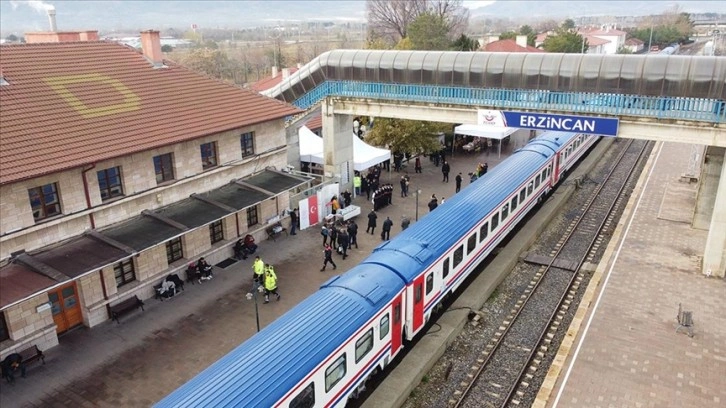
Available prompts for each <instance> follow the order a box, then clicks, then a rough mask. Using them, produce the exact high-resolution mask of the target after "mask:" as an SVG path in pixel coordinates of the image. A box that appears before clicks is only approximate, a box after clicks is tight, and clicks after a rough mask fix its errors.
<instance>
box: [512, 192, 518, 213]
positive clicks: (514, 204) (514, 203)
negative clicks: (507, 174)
mask: <svg viewBox="0 0 726 408" xmlns="http://www.w3.org/2000/svg"><path fill="white" fill-rule="evenodd" d="M511 203H512V211H514V210H516V209H517V196H514V197H512V201H511Z"/></svg>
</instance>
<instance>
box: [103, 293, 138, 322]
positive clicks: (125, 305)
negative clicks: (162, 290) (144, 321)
mask: <svg viewBox="0 0 726 408" xmlns="http://www.w3.org/2000/svg"><path fill="white" fill-rule="evenodd" d="M138 308H141V311H143V310H144V302H143V301H141V299H139V297H138V296H136V295H134V296H133V297H130V298H128V299H126V300H124V301H123V302H120V303H117V304H115V305H111V306H109V309H110V311H111V319H112V320H116V323H118V324H121V322H119V320H118V319H119V317H121V316H123V315H125V314H127V313H129V312H132V311H133V310H135V309H138Z"/></svg>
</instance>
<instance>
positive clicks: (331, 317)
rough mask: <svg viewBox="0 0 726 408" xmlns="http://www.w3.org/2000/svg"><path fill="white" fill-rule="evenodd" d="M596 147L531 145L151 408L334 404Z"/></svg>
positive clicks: (538, 141) (559, 141)
mask: <svg viewBox="0 0 726 408" xmlns="http://www.w3.org/2000/svg"><path fill="white" fill-rule="evenodd" d="M598 139H599V136H595V135H584V134H576V133H565V132H545V133H543V134H541V135H539V136H537V137H535V138H533V139H532V140H530V141H529V142H528V143H527V144H526V145H524V146H523V147H522V148H520V149H518V150H516V151H515V152H514V153H512V155H511V156H510V157H508V158H507V159H505V160H504V161H502V162H501V163H500V164H499V165H497V166H496V167H494V168H493V169H491V170H490V171H489V172H488V173H487V174H485V175H483V176H482V177H480V178H478V179H477V180H475V181H473V182H472V183H471V184H469V185H467V186H466V187H465V188H463V189H462V190H461V191H460V192H459V193H457V194H455V195H454V196H452V197H450V198H449V199H447V200H446V203H444V204H442V205H440V206H439V207H437V208H436V209H435V210H433V211H432V212H430V213H428V214H427V215H426V216H424V217H423V218H422V219H421V220H420V221H418V222H416V223H415V224H413V225H411V226H410V227H409V228H407V229H406V230H404V231H401V232H400V233H399V234H398V235H397V236H396V237H394V238H393V239H391V240H390V241H385V242H383V243H381V244H380V245H378V246H377V247H376V248H375V249H374V250H373V251H372V253H371V254H370V255H369V256H368V257H367V258H365V259H364V260H363V261H362V262H361V263H360V264H358V265H356V266H354V267H353V268H351V269H350V270H348V271H347V272H345V273H343V274H341V275H338V276H334V277H331V278H330V279H329V280H328V281H326V282H325V283H323V284H322V285H321V287H320V289H319V290H318V291H317V292H315V293H313V294H312V295H311V296H309V297H308V298H306V299H305V300H303V301H302V302H301V303H299V304H298V305H296V306H295V307H293V308H292V309H291V310H289V311H288V312H287V313H285V314H284V315H282V316H280V317H279V318H278V319H277V320H275V321H274V322H272V323H271V324H270V325H268V326H267V327H265V328H264V329H263V330H261V331H260V332H259V333H257V334H255V335H254V336H252V337H251V338H250V339H248V340H247V341H245V342H244V343H242V344H241V345H239V346H238V347H236V348H235V349H233V350H232V351H230V352H229V353H228V354H226V355H225V356H223V357H222V358H220V359H219V360H218V361H216V362H215V363H213V364H212V365H211V366H209V367H208V368H206V369H205V370H203V371H202V372H201V373H199V374H198V375H196V376H195V377H193V378H192V379H191V380H189V381H188V382H187V383H185V384H183V385H182V386H181V387H179V388H178V389H176V390H175V391H173V392H172V393H170V394H169V395H167V396H166V397H164V398H163V399H162V400H161V401H159V402H158V403H156V404H155V407H157V408H167V407H287V408H314V407H344V406H345V405H346V403H347V401H348V400H349V399H350V398H356V397H358V396H359V394H360V393H361V392H362V391H363V390H364V388H365V383H366V381H367V380H368V379H369V378H371V376H373V375H375V374H377V373H378V372H380V371H382V370H383V369H385V368H386V366H387V365H388V364H390V362H391V361H392V360H393V359H394V358H396V357H397V356H398V355H400V354H401V352H402V350H403V349H404V347H405V345H406V344H407V343H408V342H409V341H411V340H413V339H414V337H416V336H417V335H418V334H419V333H421V332H422V331H423V330H424V328H425V327H426V325H427V322H428V321H429V319H430V318H431V316H432V314H433V313H434V312H435V311H436V310H437V308H439V307H440V306H441V305H442V302H443V301H444V299H445V298H447V297H448V296H450V295H452V294H453V293H454V292H455V291H456V290H457V289H458V288H459V287H460V286H461V285H462V283H463V282H464V281H465V280H466V279H467V277H469V276H470V275H471V274H472V273H473V272H474V271H475V269H476V267H477V266H478V265H479V263H480V262H481V261H482V260H484V258H485V257H486V256H487V255H489V254H490V253H491V252H492V250H493V249H494V248H495V247H496V246H497V244H499V243H500V242H501V241H502V240H503V239H504V238H505V237H506V236H507V235H508V234H510V233H511V232H512V231H513V230H514V229H515V227H516V226H517V224H518V223H519V222H520V221H521V220H522V219H523V218H524V217H525V216H526V215H527V213H529V212H530V211H531V210H532V209H533V208H535V207H536V205H537V204H538V202H541V201H542V200H543V199H544V198H545V197H546V196H547V194H548V193H549V192H550V191H551V190H552V189H553V188H554V187H555V186H556V185H557V184H558V183H559V182H560V181H561V180H562V178H563V175H564V174H565V173H566V172H567V171H568V170H569V169H571V168H572V166H574V165H575V164H576V163H577V162H578V161H579V159H580V158H582V157H583V156H584V155H585V154H586V152H587V151H588V149H590V147H592V146H593V145H594V144H595V143H596V141H597V140H598Z"/></svg>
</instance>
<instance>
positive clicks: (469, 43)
mask: <svg viewBox="0 0 726 408" xmlns="http://www.w3.org/2000/svg"><path fill="white" fill-rule="evenodd" d="M451 49H452V50H453V51H476V50H478V49H479V41H477V40H475V39H473V38H470V37H467V36H466V35H464V34H462V35H460V36H459V38H457V39H456V41H454V42H453V43H451Z"/></svg>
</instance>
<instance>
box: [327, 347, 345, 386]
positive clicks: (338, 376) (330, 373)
mask: <svg viewBox="0 0 726 408" xmlns="http://www.w3.org/2000/svg"><path fill="white" fill-rule="evenodd" d="M346 372H347V367H346V365H345V353H343V355H342V356H340V357H338V358H337V359H336V360H335V361H334V362H333V364H331V365H329V366H328V368H327V369H326V370H325V392H329V391H330V390H331V389H332V388H333V387H335V384H337V383H338V382H340V380H342V379H343V377H345V373H346Z"/></svg>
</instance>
